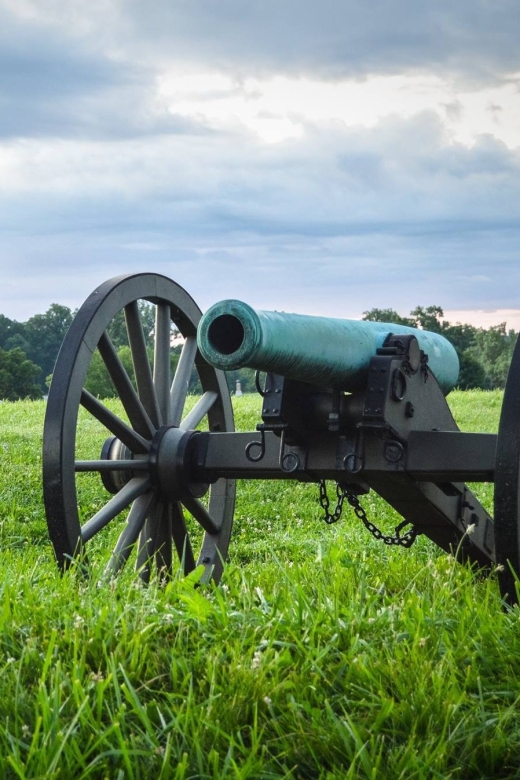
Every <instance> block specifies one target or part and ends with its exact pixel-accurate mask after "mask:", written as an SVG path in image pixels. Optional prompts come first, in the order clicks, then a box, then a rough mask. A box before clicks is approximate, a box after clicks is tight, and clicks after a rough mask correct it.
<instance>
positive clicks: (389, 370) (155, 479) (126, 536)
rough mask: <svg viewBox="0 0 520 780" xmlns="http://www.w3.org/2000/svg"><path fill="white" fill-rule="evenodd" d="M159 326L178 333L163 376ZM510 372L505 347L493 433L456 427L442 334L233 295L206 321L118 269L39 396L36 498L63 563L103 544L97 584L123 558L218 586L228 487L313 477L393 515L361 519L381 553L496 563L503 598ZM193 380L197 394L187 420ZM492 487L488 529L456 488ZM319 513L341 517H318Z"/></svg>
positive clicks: (513, 393) (515, 542)
mask: <svg viewBox="0 0 520 780" xmlns="http://www.w3.org/2000/svg"><path fill="white" fill-rule="evenodd" d="M143 302H144V303H146V304H151V306H153V307H154V309H155V326H154V327H153V332H152V334H150V333H148V332H147V331H146V328H144V327H143ZM122 318H124V323H125V328H124V329H125V331H126V334H127V344H128V350H127V352H128V353H129V355H130V357H131V366H130V365H129V364H128V363H126V362H125V361H124V359H123V358H122V353H121V352H120V351H119V352H118V350H117V349H116V347H115V346H114V343H113V333H114V332H115V330H114V323H115V322H121V320H122ZM172 327H174V328H176V329H177V330H178V331H179V332H180V333H181V334H182V337H183V339H184V344H183V347H182V352H181V354H180V357H179V358H178V361H177V362H176V365H175V370H172V365H173V363H172V355H171V345H172ZM197 332H198V343H197ZM305 334H307V336H306V335H305ZM150 336H151V337H152V340H153V356H152V355H151V352H150V348H149V345H148V339H149V338H150ZM95 361H98V362H100V363H101V364H102V366H104V368H105V369H106V371H107V373H108V375H109V376H110V379H111V382H112V385H113V387H114V391H115V394H116V395H117V397H118V399H119V403H118V402H117V401H116V402H114V403H112V402H105V401H100V400H99V399H97V398H95V397H94V396H93V395H91V394H90V393H89V392H88V390H87V389H86V388H85V385H87V386H88V375H89V368H90V367H91V365H92V364H93V363H94V362H95ZM518 363H520V354H519V352H518V349H517V351H516V352H515V357H514V359H513V366H512V369H511V378H510V380H509V381H508V388H506V394H505V399H506V401H505V405H504V411H503V415H502V422H501V426H500V430H499V434H498V436H495V435H490V434H481V433H462V432H460V431H459V430H458V427H457V424H456V422H455V420H454V419H453V416H452V414H451V412H450V409H449V407H448V405H447V402H446V399H445V394H446V393H448V392H449V390H450V389H451V387H453V386H454V385H455V384H456V381H457V371H458V361H457V357H456V354H455V352H454V350H453V347H451V345H450V344H449V343H448V342H446V340H445V339H443V338H442V337H441V336H439V335H438V334H428V333H425V332H423V331H415V330H414V329H412V328H401V327H400V326H397V325H395V324H386V325H385V324H381V323H359V322H354V323H353V322H349V321H342V320H326V319H325V318H312V317H309V318H306V317H302V316H301V315H283V314H280V313H269V312H254V310H252V309H251V308H250V307H248V306H247V304H242V303H240V302H236V301H232V302H229V301H228V302H223V303H222V304H216V306H215V307H212V308H211V309H210V310H209V311H208V312H207V314H206V315H205V316H204V318H202V321H201V313H200V310H199V309H198V307H197V306H196V304H195V303H194V301H193V300H192V299H191V298H190V296H189V295H188V294H187V293H186V292H185V291H184V290H183V289H182V288H180V287H179V286H178V285H176V284H175V283H174V282H172V281H171V280H169V279H167V278H166V277H163V276H160V275H155V274H133V275H128V276H121V277H116V278H115V279H112V280H110V281H108V282H106V283H105V284H104V285H101V286H100V287H99V288H98V289H97V290H95V291H94V292H93V293H92V295H91V296H90V297H89V298H88V300H87V301H86V302H85V304H84V305H83V307H82V308H81V309H80V311H79V312H78V315H77V317H76V319H75V320H74V322H73V324H72V326H71V329H70V331H69V333H68V335H67V337H66V339H65V341H64V344H63V346H62V349H61V351H60V355H59V357H58V360H57V363H56V368H55V372H54V375H53V381H52V385H51V388H50V393H49V399H48V404H47V414H46V421H45V429H44V453H43V461H44V501H45V507H46V513H47V518H48V525H49V532H50V536H51V540H52V542H53V545H54V549H55V552H56V556H57V559H58V562H59V564H60V566H62V567H66V566H68V565H69V564H70V563H71V561H73V560H74V559H76V558H78V557H80V558H83V556H84V553H85V550H87V548H88V551H89V554H90V551H92V554H95V551H96V550H99V543H101V544H102V542H103V539H107V541H108V543H109V544H110V546H111V548H112V554H111V556H110V559H109V561H108V563H107V575H109V576H112V575H113V574H114V573H116V572H117V571H119V570H120V569H121V568H122V567H123V566H124V565H125V563H126V562H127V560H128V559H129V557H130V555H131V554H132V552H133V551H134V550H135V551H136V553H135V558H136V567H137V569H138V571H139V574H140V576H141V577H142V578H143V579H145V580H147V579H148V578H149V577H150V574H151V571H152V569H153V568H154V566H155V568H156V569H157V571H158V573H159V574H160V576H168V575H169V574H170V573H171V572H172V570H173V569H174V568H175V567H176V566H177V565H178V564H176V563H175V559H176V558H177V559H178V560H179V561H180V564H181V565H182V567H183V569H184V571H185V572H186V573H187V572H189V571H190V570H192V569H193V568H194V567H195V566H196V565H202V566H204V571H205V574H204V577H205V578H206V579H208V578H210V577H212V578H213V579H215V580H217V581H218V579H219V577H220V575H221V572H222V566H223V562H224V561H225V558H226V555H227V551H228V546H229V543H230V538H231V530H232V522H233V511H234V499H235V480H236V479H237V478H242V479H244V478H245V479H292V480H297V481H300V482H315V483H319V484H320V495H321V499H322V504H323V505H324V506H325V507H328V499H327V498H326V488H325V483H326V481H328V480H331V481H334V482H335V483H337V495H338V497H339V502H340V505H341V503H342V502H343V500H344V499H345V498H346V499H347V500H348V501H349V502H350V503H351V504H352V505H353V506H355V507H358V508H359V497H360V496H361V497H362V495H363V494H364V493H366V492H368V491H369V490H370V489H373V490H375V491H376V492H377V493H378V494H379V495H380V496H382V497H383V499H385V501H387V502H388V503H389V504H390V505H392V506H393V507H394V508H395V509H396V510H397V512H398V513H399V514H400V515H401V516H402V518H403V522H402V523H401V524H400V525H399V526H398V528H397V529H396V533H395V535H394V536H392V537H387V536H385V535H384V534H383V533H382V532H380V531H379V530H378V529H377V527H376V526H375V524H373V523H372V522H371V521H368V520H367V519H366V517H364V513H363V512H362V510H359V512H358V511H357V510H356V511H357V513H358V514H360V516H361V517H362V519H364V522H365V524H366V525H367V526H368V527H369V530H372V532H373V533H375V535H378V536H379V537H380V538H382V539H383V541H386V542H387V543H389V544H390V543H391V544H396V545H400V546H403V547H407V546H410V544H411V543H412V542H413V540H414V539H415V537H416V536H417V535H418V534H424V535H425V536H427V537H428V538H429V539H431V540H432V541H433V542H435V543H436V544H437V545H438V546H440V547H441V548H442V549H443V550H446V551H447V552H450V553H452V554H454V555H456V556H457V558H458V559H459V560H461V561H470V562H472V563H474V564H475V566H477V567H478V568H479V569H483V568H484V569H485V568H488V567H490V566H492V565H493V564H496V563H498V564H501V566H500V567H499V569H502V572H501V574H500V575H499V577H500V585H501V589H502V592H503V595H504V597H505V598H506V600H508V601H510V602H514V601H516V599H517V596H516V591H515V575H516V573H518V572H519V571H520V554H519V549H520V543H519V534H518V487H519V485H518V482H519V480H518V472H519V461H520V455H519V451H520V433H518V432H517V429H518V422H517V420H518V419H520V417H519V414H518V412H519V411H520V410H517V409H516V405H517V404H518V403H520V401H519V400H518V399H519V398H520V380H519V379H518V378H517V375H518V374H519V373H520V372H519V371H518V368H517V364H518ZM237 365H249V366H252V367H253V368H257V369H259V370H262V371H263V372H264V373H263V374H262V376H263V381H262V382H261V381H260V380H259V381H258V388H259V390H260V392H261V394H262V396H263V403H262V421H261V422H259V424H258V425H257V429H256V430H255V431H250V432H245V433H243V432H242V433H237V432H235V431H234V430H233V416H232V409H231V403H230V398H229V392H228V390H227V384H226V379H225V376H224V373H223V371H222V370H221V369H222V368H223V367H224V368H231V367H236V366H237ZM193 371H195V372H196V374H197V376H198V378H199V381H200V386H201V388H202V393H201V395H200V397H199V398H198V400H197V401H196V402H195V404H194V406H193V407H192V408H191V409H190V410H189V411H187V407H189V406H190V403H189V398H188V386H189V382H190V378H191V377H192V372H193ZM517 385H519V386H518V387H517ZM508 399H509V400H508ZM85 417H86V419H87V420H90V421H91V423H92V427H93V428H96V429H97V431H98V432H99V436H100V437H101V438H100V441H101V443H102V446H101V447H100V448H99V449H98V451H96V452H91V451H89V450H88V447H87V446H86V444H85V443H84V442H83V441H82V439H81V435H80V434H79V433H78V432H77V430H78V425H79V424H84V422H83V420H84V418H85ZM96 479H99V480H100V482H101V483H102V484H103V485H104V487H105V488H106V491H108V493H106V492H105V496H107V495H108V498H103V497H102V494H100V493H99V492H98V493H97V497H96V499H95V501H94V500H93V501H92V502H91V504H92V506H93V509H92V512H91V513H90V515H89V516H88V517H80V512H79V510H78V501H79V498H80V495H82V494H83V492H84V491H85V490H87V491H88V490H92V486H93V483H92V480H96ZM493 481H494V482H495V483H496V490H495V494H496V495H495V521H493V519H492V518H491V517H490V515H489V513H488V512H487V511H486V509H485V508H484V507H483V506H482V505H481V504H480V503H479V501H478V499H477V497H476V496H475V495H474V493H473V492H472V491H471V490H470V489H469V488H468V487H467V485H466V483H467V482H493ZM123 516H124V517H125V522H120V520H121V518H122V517H123ZM327 519H328V520H329V521H331V520H335V519H337V517H336V516H335V513H332V514H331V513H329V512H328V511H327ZM117 526H119V527H117ZM374 529H375V531H374ZM117 533H119V535H118V536H117ZM114 534H115V535H114ZM93 540H96V541H93Z"/></svg>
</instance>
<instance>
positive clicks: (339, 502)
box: [320, 479, 347, 525]
mask: <svg viewBox="0 0 520 780" xmlns="http://www.w3.org/2000/svg"><path fill="white" fill-rule="evenodd" d="M346 495H347V491H346V489H345V488H342V487H340V484H339V482H336V508H335V509H334V511H333V512H330V511H329V510H330V499H329V497H328V495H327V485H326V484H325V480H324V479H322V480H321V481H320V505H321V507H322V509H323V511H324V516H323V520H324V521H325V522H326V523H327V525H332V523H337V522H338V520H339V519H340V517H341V513H342V511H343V502H344V501H345V498H346Z"/></svg>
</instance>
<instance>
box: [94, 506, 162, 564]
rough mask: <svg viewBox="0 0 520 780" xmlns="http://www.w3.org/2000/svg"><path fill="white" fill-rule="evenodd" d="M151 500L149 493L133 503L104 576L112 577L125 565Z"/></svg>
mask: <svg viewBox="0 0 520 780" xmlns="http://www.w3.org/2000/svg"><path fill="white" fill-rule="evenodd" d="M152 500H153V493H152V491H149V492H148V493H146V494H145V495H143V496H139V497H138V498H136V500H135V501H134V503H133V506H132V508H131V510H130V512H129V515H128V518H127V521H126V525H125V527H124V529H123V531H122V532H121V535H120V536H119V539H118V540H117V544H116V546H115V548H114V552H113V553H112V555H111V557H110V560H109V562H108V563H107V565H106V568H105V576H107V577H113V576H114V575H115V574H117V573H118V572H119V571H121V569H122V568H123V566H124V565H125V564H126V562H127V560H128V558H129V557H130V554H131V552H132V549H133V547H134V545H135V543H136V541H137V537H138V536H139V534H140V533H141V530H142V528H143V525H144V522H145V520H146V516H147V514H148V512H149V509H150V504H151V502H152Z"/></svg>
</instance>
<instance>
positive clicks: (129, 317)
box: [125, 301, 160, 428]
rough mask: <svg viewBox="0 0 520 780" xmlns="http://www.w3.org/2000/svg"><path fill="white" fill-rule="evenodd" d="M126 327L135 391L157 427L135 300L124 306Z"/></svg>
mask: <svg viewBox="0 0 520 780" xmlns="http://www.w3.org/2000/svg"><path fill="white" fill-rule="evenodd" d="M125 320H126V329H127V332H128V342H129V344H130V351H131V353H132V361H133V364H134V372H135V381H136V384H137V393H138V395H139V398H140V399H141V401H142V403H143V405H144V408H145V409H146V411H147V412H148V415H149V417H150V419H151V421H152V423H153V424H154V425H155V426H156V427H157V428H158V427H159V425H160V423H159V420H160V414H159V406H158V404H157V397H156V395H155V390H154V386H153V379H152V371H151V369H150V362H149V360H148V352H147V350H146V341H145V338H144V333H143V325H142V323H141V316H140V314H139V307H138V305H137V301H132V303H129V304H128V305H127V306H125Z"/></svg>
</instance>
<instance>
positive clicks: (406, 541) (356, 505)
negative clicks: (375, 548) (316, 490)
mask: <svg viewBox="0 0 520 780" xmlns="http://www.w3.org/2000/svg"><path fill="white" fill-rule="evenodd" d="M336 496H337V504H336V508H335V510H334V512H332V513H331V512H330V511H329V507H330V501H329V497H328V495H327V488H326V485H325V480H321V482H320V504H321V506H322V508H323V510H324V512H325V516H324V518H323V519H324V521H325V522H326V523H327V524H328V525H331V524H332V523H336V522H337V521H338V520H339V519H340V517H341V512H342V510H343V503H344V501H345V499H347V501H348V503H349V504H350V506H351V507H352V508H353V510H354V514H355V515H356V517H358V518H359V519H360V520H361V522H362V523H363V525H364V526H365V528H366V529H367V531H369V532H370V533H371V534H372V536H373V537H374V539H378V540H381V541H382V542H383V543H384V544H388V545H396V546H398V547H405V548H408V547H411V546H412V544H413V543H414V542H415V540H416V539H417V537H418V536H419V534H420V531H419V530H418V529H417V528H416V527H415V526H412V527H411V528H410V530H409V531H407V532H406V533H404V534H402V535H401V531H402V530H403V528H405V527H406V526H407V525H409V524H410V523H409V521H408V520H403V522H402V523H400V524H399V525H398V526H397V527H396V529H395V536H387V535H386V534H384V533H383V532H382V531H381V529H380V528H378V527H377V525H375V524H374V523H372V522H371V521H370V520H369V519H368V517H367V513H366V512H365V510H364V509H363V507H362V506H361V503H360V501H359V498H358V497H357V495H356V494H355V493H354V492H353V491H352V490H350V488H348V487H347V486H344V487H341V486H340V485H339V483H337V482H336Z"/></svg>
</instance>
